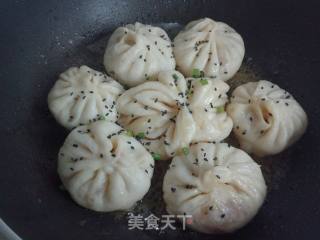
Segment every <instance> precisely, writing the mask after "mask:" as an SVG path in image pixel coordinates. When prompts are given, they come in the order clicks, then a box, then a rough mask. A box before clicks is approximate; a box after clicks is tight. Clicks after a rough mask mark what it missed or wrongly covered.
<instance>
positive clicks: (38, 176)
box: [0, 0, 320, 240]
mask: <svg viewBox="0 0 320 240" xmlns="http://www.w3.org/2000/svg"><path fill="white" fill-rule="evenodd" d="M319 9H320V4H319V1H289V0H283V1H255V0H244V1H229V0H217V1H199V0H194V1H180V0H177V1H172V0H165V1H156V0H147V1H138V0H137V1H133V0H130V1H129V0H109V1H107V0H91V1H85V0H78V1H76V0H60V1H56V0H46V1H41V0H33V1H26V0H15V1H13V0H2V1H1V4H0V29H1V34H0V60H1V64H0V80H1V82H0V118H1V128H0V131H1V134H0V146H1V152H0V153H1V155H0V156H1V159H0V171H1V172H0V217H1V218H2V219H3V220H4V221H5V222H6V223H7V224H8V225H9V226H10V227H11V228H12V229H13V230H14V231H15V232H16V233H17V234H18V235H19V236H21V238H23V239H28V240H43V239H46V240H51V239H52V240H53V239H54V240H57V239H77V240H85V239H91V240H92V239H93V240H102V239H128V238H129V239H130V238H132V237H135V238H137V239H184V240H187V239H216V238H217V239H238V240H240V239H316V238H318V239H319V235H320V234H319V227H320V208H319V202H320V161H319V160H320V159H319V158H320V144H319V136H320V132H319V131H320V127H319V126H320V122H319V119H320V104H319V102H320V94H319V88H320V83H319V75H318V72H319V70H320V57H319V56H320V41H319V36H320V28H319V26H318V25H319V21H320V15H319ZM205 16H207V17H211V18H213V19H216V20H220V21H224V22H226V23H228V24H230V25H231V26H232V27H234V28H235V29H236V30H237V31H238V32H239V33H240V34H241V35H242V37H243V39H244V41H245V45H246V58H245V61H244V65H248V66H250V69H251V70H250V71H252V72H253V73H254V74H256V75H257V76H259V78H262V79H268V80H271V81H273V82H275V83H277V84H279V85H280V86H281V87H283V88H284V89H286V90H288V91H289V92H291V93H292V94H293V95H294V96H295V98H296V99H297V100H298V101H299V102H300V103H301V105H302V106H303V107H304V109H305V110H306V112H307V114H308V117H309V127H308V130H307V132H306V134H305V135H304V137H303V138H302V139H300V140H299V142H297V143H296V144H295V145H294V146H292V147H291V148H290V149H289V150H288V151H285V152H284V153H282V154H280V155H277V156H276V157H275V158H267V159H264V160H263V161H264V164H263V170H264V174H265V175H268V177H267V181H268V183H269V184H268V187H269V193H268V196H267V199H266V202H265V204H264V205H263V207H262V209H261V210H260V211H259V213H258V214H257V216H256V217H255V218H254V219H253V221H251V222H250V223H249V224H248V225H247V226H246V227H244V228H243V229H241V230H239V231H237V232H235V233H233V234H229V235H224V236H212V235H205V234H200V233H196V232H192V231H190V230H187V231H182V230H179V231H164V232H157V231H149V232H148V231H140V230H131V231H130V230H128V221H127V218H126V215H125V214H124V213H109V214H106V213H104V214H103V213H96V212H93V211H89V210H86V209H84V208H81V207H79V206H78V205H76V204H75V203H74V202H73V201H71V199H70V197H69V196H68V194H67V193H66V192H64V191H62V190H61V189H60V188H59V186H60V185H61V183H60V181H59V178H58V176H57V173H56V157H57V152H58V149H59V147H60V146H61V145H62V143H63V141H64V139H65V137H66V135H67V133H68V132H67V131H66V130H64V129H63V128H62V127H60V126H58V124H57V123H56V122H55V121H54V119H53V117H52V116H51V114H50V113H49V110H48V108H47V101H46V98H47V93H48V91H49V89H50V88H51V87H52V85H53V83H54V81H55V80H56V79H57V76H58V73H60V72H62V71H64V70H65V69H66V68H68V67H69V66H79V65H81V64H87V65H89V66H91V67H93V68H96V69H98V70H103V66H102V56H103V48H104V47H105V45H106V39H107V36H108V35H109V34H110V32H112V31H113V30H114V29H115V28H116V27H117V26H119V25H122V24H125V23H132V22H135V21H140V22H143V23H151V24H155V25H162V26H164V27H165V28H167V30H168V31H169V32H170V31H171V32H170V34H171V37H173V35H174V31H177V30H179V27H180V26H181V24H182V25H183V24H185V23H187V22H188V21H191V20H194V19H198V18H200V17H205ZM246 71H247V70H246ZM246 71H244V72H246ZM274 159H275V160H274ZM161 164H163V163H160V164H159V165H160V166H161ZM265 166H267V167H265ZM161 169H162V168H161V167H159V170H156V173H155V178H154V184H155V185H157V184H156V182H161V175H163V170H161ZM164 169H165V167H164ZM157 176H158V177H157ZM152 191H153V193H155V192H156V191H159V194H150V193H149V194H148V195H147V196H146V197H145V199H144V202H146V203H142V205H141V206H142V207H140V208H139V207H138V209H136V210H134V211H135V213H142V214H146V213H150V212H155V213H156V214H162V213H164V212H165V211H164V206H163V203H161V202H162V200H161V188H157V187H156V190H152ZM148 202H150V204H149V205H148ZM151 202H153V203H158V204H154V205H152V204H151ZM159 209H160V210H159Z"/></svg>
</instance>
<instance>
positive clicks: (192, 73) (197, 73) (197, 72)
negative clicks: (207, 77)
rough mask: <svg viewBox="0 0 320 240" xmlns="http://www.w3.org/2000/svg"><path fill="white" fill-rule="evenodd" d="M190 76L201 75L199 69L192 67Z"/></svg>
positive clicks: (197, 76) (196, 76)
mask: <svg viewBox="0 0 320 240" xmlns="http://www.w3.org/2000/svg"><path fill="white" fill-rule="evenodd" d="M191 76H192V77H193V78H199V77H200V76H201V72H200V70H199V69H197V68H194V69H192V72H191Z"/></svg>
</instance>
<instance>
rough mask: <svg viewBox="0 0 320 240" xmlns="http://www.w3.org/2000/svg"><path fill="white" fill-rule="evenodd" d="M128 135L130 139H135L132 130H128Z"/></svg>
mask: <svg viewBox="0 0 320 240" xmlns="http://www.w3.org/2000/svg"><path fill="white" fill-rule="evenodd" d="M126 134H127V136H129V137H133V136H134V133H133V131H132V130H127V132H126Z"/></svg>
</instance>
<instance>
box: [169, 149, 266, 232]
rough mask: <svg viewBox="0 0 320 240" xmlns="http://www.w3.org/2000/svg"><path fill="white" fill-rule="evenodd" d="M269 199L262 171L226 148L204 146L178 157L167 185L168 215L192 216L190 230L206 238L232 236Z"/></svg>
mask: <svg viewBox="0 0 320 240" xmlns="http://www.w3.org/2000/svg"><path fill="white" fill-rule="evenodd" d="M265 196H266V185H265V181H264V178H263V175H262V173H261V170H260V167H259V166H258V165H257V164H256V163H255V162H254V161H253V160H252V159H251V157H250V156H249V155H248V154H247V153H245V152H244V151H242V150H240V149H237V148H234V147H231V146H230V145H228V144H226V143H219V144H212V143H200V144H195V145H192V146H191V147H190V152H189V154H187V155H183V154H181V155H178V156H175V157H174V158H173V160H172V163H171V165H170V168H169V169H168V170H167V172H166V175H165V177H164V181H163V197H164V201H165V203H166V208H167V211H168V212H169V214H174V215H182V214H184V215H191V216H192V223H191V224H188V225H187V226H189V227H191V228H193V229H195V230H197V231H199V232H204V233H223V232H232V231H234V230H236V229H238V228H240V227H242V226H244V225H245V224H246V223H247V222H248V221H250V220H251V219H252V218H253V217H254V216H255V214H256V213H257V211H258V210H259V208H260V207H261V205H262V203H263V201H264V198H265Z"/></svg>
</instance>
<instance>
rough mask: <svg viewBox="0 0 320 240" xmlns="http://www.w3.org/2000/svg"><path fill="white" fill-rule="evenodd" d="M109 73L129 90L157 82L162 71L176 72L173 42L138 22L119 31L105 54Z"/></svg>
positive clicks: (114, 34)
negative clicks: (153, 81)
mask: <svg viewBox="0 0 320 240" xmlns="http://www.w3.org/2000/svg"><path fill="white" fill-rule="evenodd" d="M104 65H105V68H106V70H107V72H108V73H109V74H110V75H111V76H113V77H114V78H115V79H117V80H118V81H119V82H120V83H122V84H124V85H127V86H129V87H133V86H136V85H138V84H140V83H143V82H145V81H148V80H154V79H155V78H156V76H157V74H158V73H159V72H160V71H165V70H173V69H175V66H176V63H175V59H174V56H173V52H172V43H171V40H170V39H169V37H168V35H167V33H166V32H165V31H164V30H163V29H161V28H159V27H154V26H150V25H144V24H141V23H138V22H136V23H135V24H128V25H126V26H124V27H119V28H117V29H116V30H115V31H114V33H113V34H112V35H111V37H110V39H109V42H108V45H107V48H106V51H105V55H104Z"/></svg>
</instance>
